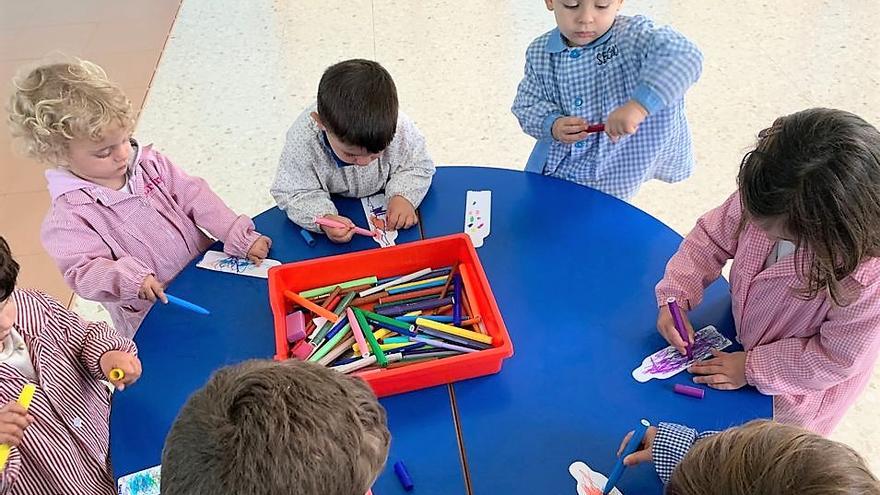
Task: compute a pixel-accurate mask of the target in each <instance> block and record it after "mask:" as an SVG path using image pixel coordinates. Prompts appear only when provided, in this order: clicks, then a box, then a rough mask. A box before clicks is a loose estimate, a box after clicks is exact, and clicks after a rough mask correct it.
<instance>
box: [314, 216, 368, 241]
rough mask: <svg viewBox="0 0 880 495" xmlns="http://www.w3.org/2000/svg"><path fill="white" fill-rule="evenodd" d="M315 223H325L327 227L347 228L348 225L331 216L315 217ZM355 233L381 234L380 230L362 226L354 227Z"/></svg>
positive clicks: (366, 234)
mask: <svg viewBox="0 0 880 495" xmlns="http://www.w3.org/2000/svg"><path fill="white" fill-rule="evenodd" d="M315 223H316V224H318V225H323V226H325V227H330V228H334V229H347V228H348V225H345V224H344V223H342V222H337V221H336V220H331V219H329V218H322V217H318V218H316V219H315ZM354 232H355V234H360V235H365V236H367V237H376V236H377V235H379V233H378V232H373V231H372V230H367V229H364V228H361V227H355V228H354Z"/></svg>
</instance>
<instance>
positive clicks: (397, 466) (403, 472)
mask: <svg viewBox="0 0 880 495" xmlns="http://www.w3.org/2000/svg"><path fill="white" fill-rule="evenodd" d="M394 474H396V475H397V479H398V480H400V484H401V485H403V489H404V490H406V491H408V492H410V491H412V489H413V487H414V486H415V484H414V483H413V480H412V477H411V476H410V475H409V471H407V469H406V465H404V464H403V461H397V462H395V463H394Z"/></svg>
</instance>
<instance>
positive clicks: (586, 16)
mask: <svg viewBox="0 0 880 495" xmlns="http://www.w3.org/2000/svg"><path fill="white" fill-rule="evenodd" d="M544 2H545V3H546V4H547V9H548V10H552V11H553V15H554V16H555V17H556V25H557V26H558V27H559V32H560V33H562V35H563V36H565V39H566V40H567V41H568V43H569V45H571V46H585V45H588V44H590V43H592V42H593V41H596V39H598V38H601V37H602V35H603V34H605V33H607V32H608V30H609V29H611V25H612V24H614V18H615V17H617V13H618V12H619V11H620V7H621V6H622V5H623V0H544Z"/></svg>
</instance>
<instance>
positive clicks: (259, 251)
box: [247, 235, 272, 266]
mask: <svg viewBox="0 0 880 495" xmlns="http://www.w3.org/2000/svg"><path fill="white" fill-rule="evenodd" d="M271 245H272V239H269V238H268V237H266V236H264V235H261V236H260V237H259V238H258V239H257V240H256V241H254V243H253V244H251V248H250V249H248V252H247V259H249V260H251V261H252V262H253V263H254V264H255V265H257V266H260V263H262V262H263V260H264V259H266V257H267V256H269V246H271Z"/></svg>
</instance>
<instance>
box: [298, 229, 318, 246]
mask: <svg viewBox="0 0 880 495" xmlns="http://www.w3.org/2000/svg"><path fill="white" fill-rule="evenodd" d="M299 235H301V236H302V238H303V239H304V240H305V241H306V244H308V245H309V247H315V244H317V241H315V238H314V237H312V233H311V232H309V231H308V230H306V229H301V230H300V231H299Z"/></svg>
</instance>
